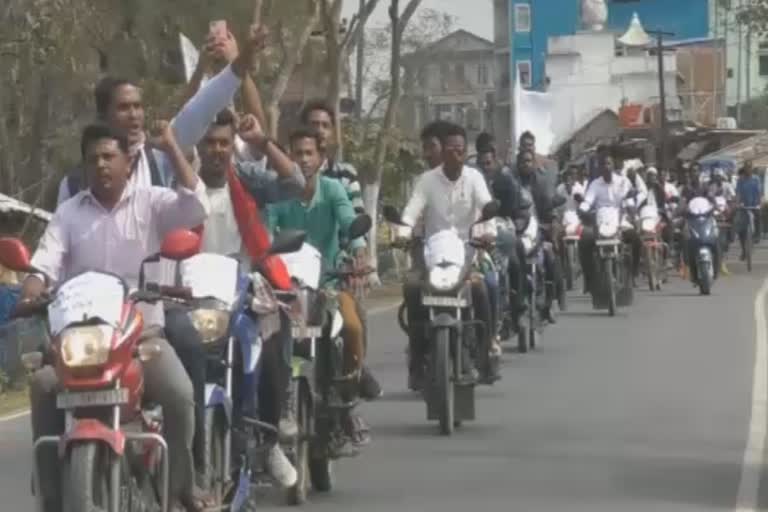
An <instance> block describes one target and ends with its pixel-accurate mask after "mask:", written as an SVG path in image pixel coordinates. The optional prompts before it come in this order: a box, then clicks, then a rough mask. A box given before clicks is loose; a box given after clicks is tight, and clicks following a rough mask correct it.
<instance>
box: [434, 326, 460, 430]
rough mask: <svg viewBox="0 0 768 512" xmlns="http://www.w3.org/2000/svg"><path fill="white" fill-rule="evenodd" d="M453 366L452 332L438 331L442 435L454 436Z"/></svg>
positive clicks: (437, 373)
mask: <svg viewBox="0 0 768 512" xmlns="http://www.w3.org/2000/svg"><path fill="white" fill-rule="evenodd" d="M457 357H458V355H457ZM452 373H453V365H452V364H451V331H450V330H449V329H438V330H437V331H436V333H435V383H434V386H435V391H436V392H437V393H436V397H437V400H438V401H439V410H440V433H441V434H442V435H444V436H449V435H451V434H453V428H454V402H453V379H452Z"/></svg>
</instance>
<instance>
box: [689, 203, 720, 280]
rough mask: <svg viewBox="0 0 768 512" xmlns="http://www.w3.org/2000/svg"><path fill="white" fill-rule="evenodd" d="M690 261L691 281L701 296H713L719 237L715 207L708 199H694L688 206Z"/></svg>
mask: <svg viewBox="0 0 768 512" xmlns="http://www.w3.org/2000/svg"><path fill="white" fill-rule="evenodd" d="M687 225H688V247H687V250H688V262H689V264H690V267H691V282H693V284H695V285H697V286H698V287H699V290H700V291H701V294H702V295H709V294H710V293H712V285H713V284H714V281H715V277H716V275H717V274H716V272H717V271H716V255H717V254H718V253H717V251H718V244H719V243H720V234H719V229H718V227H717V221H716V220H715V207H714V206H713V205H712V203H711V202H709V200H708V199H705V198H703V197H695V198H693V199H692V200H691V201H690V202H689V203H688V209H687Z"/></svg>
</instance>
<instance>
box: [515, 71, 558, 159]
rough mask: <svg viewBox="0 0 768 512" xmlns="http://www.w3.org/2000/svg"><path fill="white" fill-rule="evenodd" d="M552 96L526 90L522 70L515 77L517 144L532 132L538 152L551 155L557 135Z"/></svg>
mask: <svg viewBox="0 0 768 512" xmlns="http://www.w3.org/2000/svg"><path fill="white" fill-rule="evenodd" d="M552 100H553V98H552V95H551V94H549V93H546V92H536V91H528V90H525V89H524V88H523V86H522V84H521V83H520V70H519V69H518V70H517V76H516V77H515V94H514V105H513V108H514V112H515V113H514V116H515V124H514V126H515V144H517V141H519V140H520V135H522V134H523V132H526V131H528V132H531V133H533V135H534V137H536V152H537V153H539V154H541V155H549V153H550V151H552V150H553V147H552V146H553V144H554V142H555V133H554V130H553V127H552V110H553V105H554V103H553V101H552Z"/></svg>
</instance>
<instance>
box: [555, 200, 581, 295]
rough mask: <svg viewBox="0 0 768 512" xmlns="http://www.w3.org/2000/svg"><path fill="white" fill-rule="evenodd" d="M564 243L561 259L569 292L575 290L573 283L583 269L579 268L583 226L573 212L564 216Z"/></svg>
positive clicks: (566, 212) (568, 211) (567, 212)
mask: <svg viewBox="0 0 768 512" xmlns="http://www.w3.org/2000/svg"><path fill="white" fill-rule="evenodd" d="M563 228H564V229H563V243H562V244H561V247H562V248H563V250H562V251H561V255H560V258H561V260H562V265H563V273H564V274H565V287H566V289H567V290H568V291H571V290H573V283H574V281H576V279H578V277H579V275H580V273H581V269H580V268H579V240H580V239H581V232H582V230H583V226H582V224H581V219H580V218H579V215H578V213H576V212H575V211H573V210H566V211H565V213H564V214H563Z"/></svg>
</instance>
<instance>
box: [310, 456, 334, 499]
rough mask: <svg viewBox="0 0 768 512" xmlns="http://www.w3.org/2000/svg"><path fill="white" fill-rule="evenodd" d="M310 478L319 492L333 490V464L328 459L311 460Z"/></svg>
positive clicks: (313, 486) (316, 458) (315, 458)
mask: <svg viewBox="0 0 768 512" xmlns="http://www.w3.org/2000/svg"><path fill="white" fill-rule="evenodd" d="M309 478H310V480H311V481H312V488H313V489H314V490H315V491H317V492H331V491H332V490H333V462H331V459H329V458H328V457H314V458H311V459H310V460H309Z"/></svg>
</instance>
